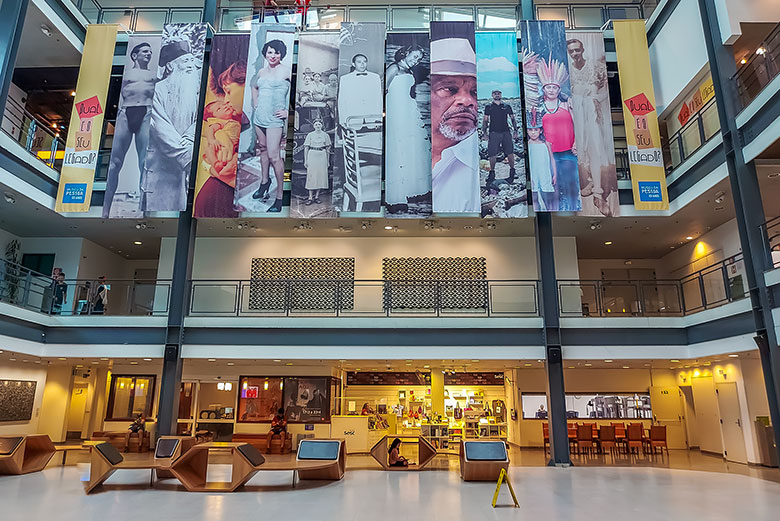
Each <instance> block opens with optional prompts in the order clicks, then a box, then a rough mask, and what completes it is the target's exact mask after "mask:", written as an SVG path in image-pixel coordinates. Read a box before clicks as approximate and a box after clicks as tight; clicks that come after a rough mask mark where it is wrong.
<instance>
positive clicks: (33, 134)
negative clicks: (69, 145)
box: [2, 97, 65, 172]
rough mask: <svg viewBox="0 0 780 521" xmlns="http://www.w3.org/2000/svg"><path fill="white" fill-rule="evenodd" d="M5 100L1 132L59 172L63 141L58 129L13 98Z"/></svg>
mask: <svg viewBox="0 0 780 521" xmlns="http://www.w3.org/2000/svg"><path fill="white" fill-rule="evenodd" d="M7 100H8V101H7V103H6V106H5V111H4V112H3V123H2V129H3V132H4V133H5V134H7V135H8V136H10V137H11V138H12V139H13V140H14V141H16V142H17V143H19V144H20V145H22V146H23V147H24V149H25V150H26V151H27V152H29V153H30V155H32V156H34V157H36V158H38V159H39V160H40V161H42V162H43V163H44V164H46V166H48V167H49V168H52V169H54V170H56V171H58V172H59V171H60V169H61V168H62V159H63V158H64V156H65V141H64V140H63V139H62V138H61V137H60V133H59V131H58V130H56V129H52V128H51V125H50V124H49V123H47V122H45V121H43V120H41V119H40V118H38V117H36V116H35V115H33V114H32V113H30V112H28V111H27V109H25V108H24V107H23V106H21V105H20V104H19V103H18V102H17V101H16V100H14V99H13V98H11V97H9V98H7Z"/></svg>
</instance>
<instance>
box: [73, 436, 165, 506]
mask: <svg viewBox="0 0 780 521" xmlns="http://www.w3.org/2000/svg"><path fill="white" fill-rule="evenodd" d="M89 463H90V465H89V481H85V482H84V492H86V493H87V494H89V493H91V492H92V491H94V490H95V489H96V488H98V487H99V486H100V485H102V484H103V483H105V481H106V480H107V479H108V478H110V477H111V476H112V475H113V474H114V472H116V471H117V470H120V469H127V470H130V469H136V470H137V469H149V470H151V469H154V468H155V463H154V461H153V460H136V461H132V460H131V461H125V459H124V457H123V456H122V453H120V452H119V451H118V450H117V449H116V447H114V446H113V445H111V443H109V442H103V443H99V444H98V445H95V446H94V447H93V448H92V451H91V454H90V461H89Z"/></svg>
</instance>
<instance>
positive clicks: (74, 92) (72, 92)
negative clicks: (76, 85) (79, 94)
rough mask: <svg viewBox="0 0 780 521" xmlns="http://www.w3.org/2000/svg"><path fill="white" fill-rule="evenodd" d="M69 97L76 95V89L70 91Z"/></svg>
mask: <svg viewBox="0 0 780 521" xmlns="http://www.w3.org/2000/svg"><path fill="white" fill-rule="evenodd" d="M70 97H71V98H75V97H76V91H75V90H72V91H70Z"/></svg>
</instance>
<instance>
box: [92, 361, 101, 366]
mask: <svg viewBox="0 0 780 521" xmlns="http://www.w3.org/2000/svg"><path fill="white" fill-rule="evenodd" d="M99 363H100V362H98V361H97V360H92V365H97V364H99Z"/></svg>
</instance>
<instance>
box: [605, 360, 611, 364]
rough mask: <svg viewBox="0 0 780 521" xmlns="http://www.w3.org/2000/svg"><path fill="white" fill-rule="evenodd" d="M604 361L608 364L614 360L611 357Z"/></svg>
mask: <svg viewBox="0 0 780 521" xmlns="http://www.w3.org/2000/svg"><path fill="white" fill-rule="evenodd" d="M604 362H605V363H607V364H611V363H612V360H611V359H607V360H604Z"/></svg>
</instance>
